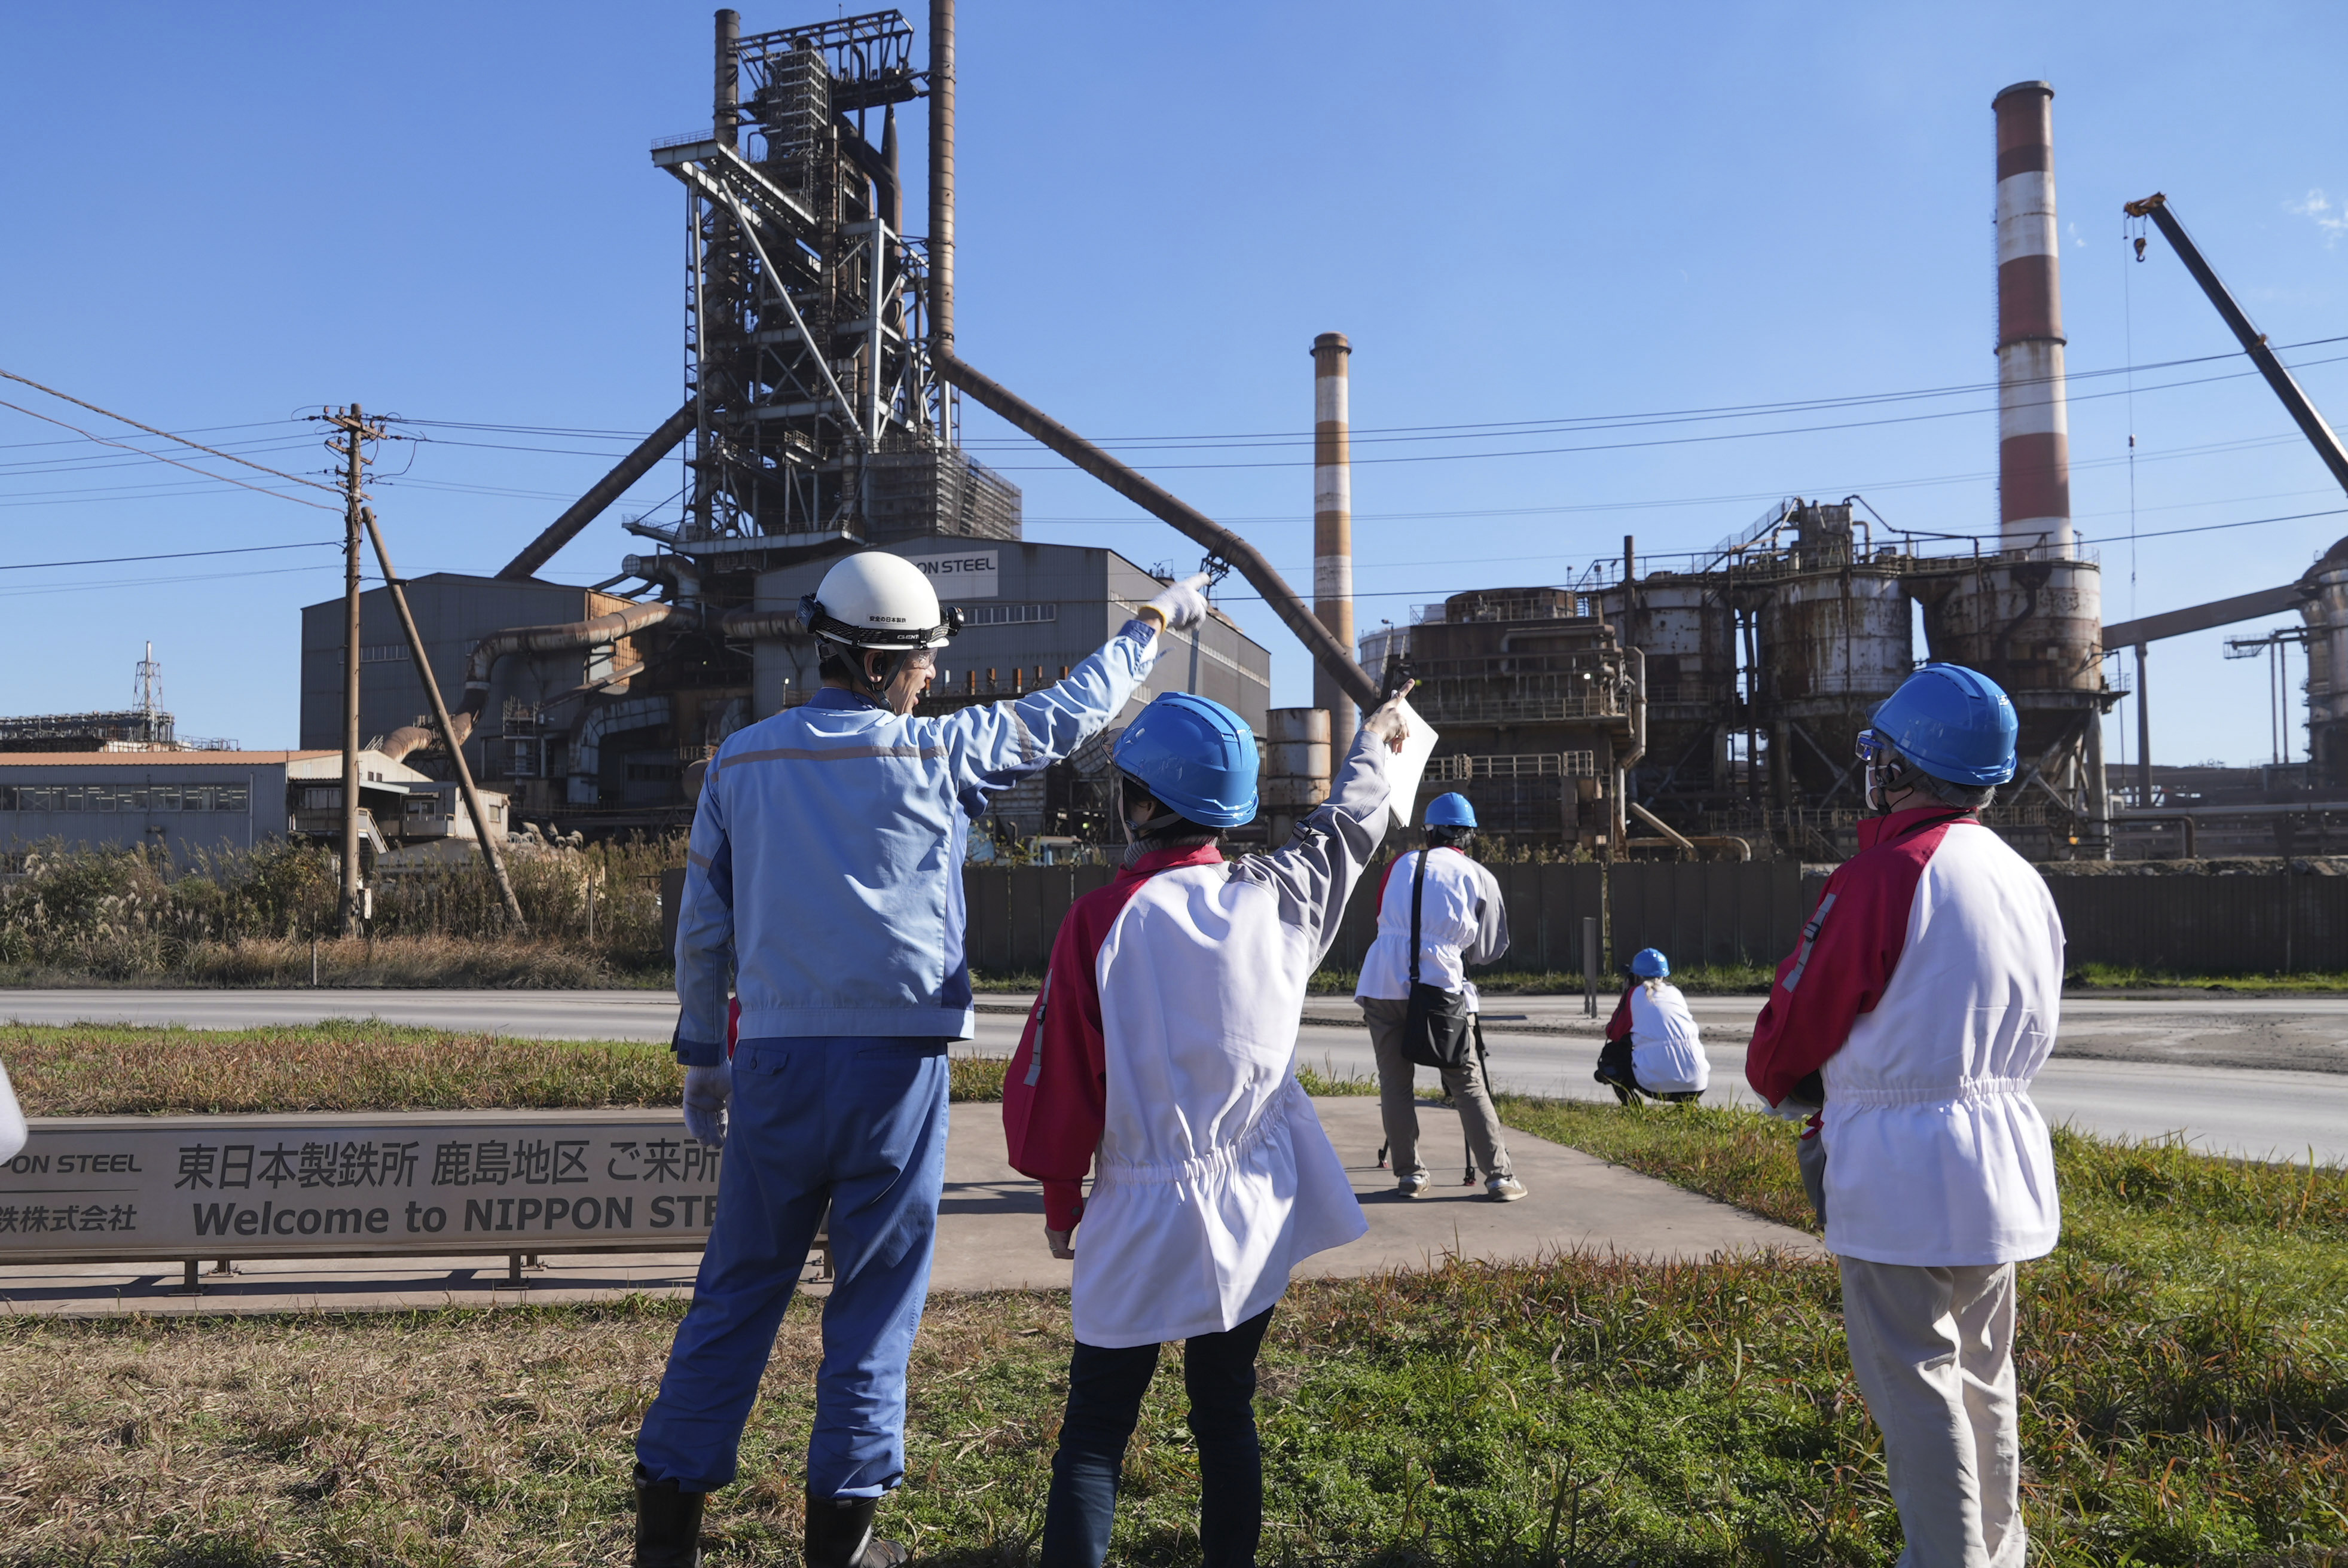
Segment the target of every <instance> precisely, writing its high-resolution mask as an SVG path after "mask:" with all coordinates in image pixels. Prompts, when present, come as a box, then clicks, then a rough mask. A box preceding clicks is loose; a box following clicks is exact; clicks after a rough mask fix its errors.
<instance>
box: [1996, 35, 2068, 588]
mask: <svg viewBox="0 0 2348 1568" xmlns="http://www.w3.org/2000/svg"><path fill="white" fill-rule="evenodd" d="M2054 102H2055V89H2054V88H2053V87H2049V86H2048V85H2047V84H2046V83H2044V82H2016V83H2015V84H2014V85H2013V86H2012V87H2008V88H2006V89H2005V90H2004V91H2003V92H2002V93H2000V94H1998V95H1997V97H1994V98H1993V99H1991V100H1990V108H1991V110H1992V112H1993V113H1994V114H1995V115H1996V116H1997V436H1998V447H1997V503H1998V534H1999V538H2000V542H2001V544H2002V546H2003V548H2006V549H2009V550H2028V551H2030V552H2032V553H2033V554H2034V556H2035V557H2037V558H2038V559H2047V558H2050V557H2063V558H2067V557H2069V556H2070V555H2071V553H2072V538H2071V427H2070V417H2069V414H2068V412H2067V408H2066V405H2065V395H2064V390H2063V279H2062V262H2061V260H2060V252H2061V234H2060V231H2058V230H2057V229H2056V228H2055V118H2054V107H2053V106H2054Z"/></svg>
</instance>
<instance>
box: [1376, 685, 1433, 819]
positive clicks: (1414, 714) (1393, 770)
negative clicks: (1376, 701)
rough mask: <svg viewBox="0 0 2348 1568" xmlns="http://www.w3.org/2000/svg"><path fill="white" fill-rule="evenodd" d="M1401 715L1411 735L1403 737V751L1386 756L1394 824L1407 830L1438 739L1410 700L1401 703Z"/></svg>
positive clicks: (1387, 783) (1430, 725)
mask: <svg viewBox="0 0 2348 1568" xmlns="http://www.w3.org/2000/svg"><path fill="white" fill-rule="evenodd" d="M1402 716H1403V722H1404V723H1406V724H1408V725H1409V726H1410V733H1409V734H1407V735H1406V736H1405V737H1404V738H1403V743H1402V750H1400V751H1398V752H1388V753H1386V789H1387V790H1388V792H1389V794H1388V796H1387V802H1388V804H1391V805H1392V806H1393V807H1394V814H1395V825H1396V826H1397V827H1404V828H1407V827H1408V826H1409V825H1410V815H1411V813H1412V812H1413V811H1414V810H1415V809H1416V807H1417V804H1418V785H1419V781H1420V780H1421V779H1422V778H1423V777H1425V776H1426V759H1427V757H1428V755H1429V754H1430V753H1433V752H1434V750H1435V743H1436V741H1437V739H1439V737H1438V736H1437V734H1436V733H1435V726H1434V725H1432V724H1430V723H1427V722H1426V720H1425V719H1422V718H1420V717H1419V716H1418V711H1417V710H1416V708H1413V707H1412V706H1411V705H1410V699H1409V698H1407V697H1405V698H1404V699H1403V700H1402Z"/></svg>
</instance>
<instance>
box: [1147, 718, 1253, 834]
mask: <svg viewBox="0 0 2348 1568" xmlns="http://www.w3.org/2000/svg"><path fill="white" fill-rule="evenodd" d="M1113 760H1114V761H1115V763H1116V764H1117V771H1118V772H1120V773H1123V774H1127V775H1128V776H1129V777H1131V778H1132V779H1133V780H1134V781H1135V782H1136V783H1138V784H1140V785H1141V786H1142V787H1143V788H1144V789H1146V790H1148V792H1149V793H1150V794H1152V795H1155V796H1156V797H1157V798H1158V799H1159V802H1161V803H1162V804H1165V805H1167V806H1168V807H1169V808H1171V809H1172V810H1174V811H1175V812H1177V813H1179V814H1180V815H1182V816H1183V817H1185V818H1187V819H1188V820H1189V821H1191V822H1195V823H1200V824H1202V825H1205V826H1208V827H1239V826H1241V825H1244V824H1247V823H1251V822H1253V821H1254V820H1255V780H1256V774H1257V773H1258V771H1259V768H1258V764H1257V761H1256V750H1255V732H1254V731H1252V730H1251V729H1249V728H1248V726H1247V721H1246V720H1244V719H1242V718H1241V717H1240V716H1239V715H1238V714H1237V713H1234V712H1231V710H1230V709H1229V708H1226V707H1224V706H1223V705H1222V704H1221V703H1220V702H1209V701H1208V700H1207V699H1206V698H1204V697H1193V696H1191V695H1190V694H1189V692H1166V693H1165V694H1163V695H1162V696H1160V697H1159V698H1158V699H1157V701H1155V702H1151V703H1150V704H1149V706H1148V707H1147V708H1144V709H1142V710H1141V716H1140V717H1139V718H1138V719H1136V720H1134V721H1133V723H1130V724H1128V725H1127V726H1126V730H1125V733H1123V734H1121V735H1119V736H1118V737H1117V750H1116V751H1115V753H1113Z"/></svg>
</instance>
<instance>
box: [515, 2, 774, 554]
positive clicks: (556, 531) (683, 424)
mask: <svg viewBox="0 0 2348 1568" xmlns="http://www.w3.org/2000/svg"><path fill="white" fill-rule="evenodd" d="M727 15H732V13H730V12H729V13H727ZM692 428H693V405H692V404H690V403H688V404H686V405H685V406H684V407H683V408H680V409H678V410H677V411H676V412H675V414H672V415H669V416H668V418H667V419H665V420H664V421H663V422H662V424H661V427H660V428H659V429H657V430H655V431H654V432H653V433H652V434H651V435H649V436H645V437H644V440H643V441H642V442H640V443H638V445H637V446H636V449H635V450H634V451H633V452H631V453H629V454H628V455H627V456H624V457H623V458H621V459H620V461H619V463H618V464H617V465H616V466H613V469H612V471H611V472H610V473H608V474H606V475H604V476H603V477H602V478H600V479H598V480H596V481H595V484H594V487H592V488H591V489H590V490H589V491H588V492H587V493H586V494H585V495H583V496H582V497H579V498H578V499H577V500H575V501H573V502H572V503H571V506H570V508H569V509H568V510H567V511H565V512H564V513H563V514H562V515H561V517H559V518H555V519H554V521H553V522H551V523H550V524H548V525H547V528H546V531H545V532H544V533H542V534H541V535H539V536H538V538H534V539H532V540H530V548H527V549H525V550H523V551H522V552H521V554H520V555H518V556H516V557H514V559H511V560H510V561H508V562H506V564H505V565H504V566H502V567H500V568H499V569H498V576H499V578H500V579H503V580H505V581H507V582H512V581H516V580H518V579H526V578H528V577H530V575H531V574H532V573H533V572H535V571H537V570H538V569H539V568H541V567H542V566H544V565H545V564H546V563H547V562H548V561H550V560H552V559H554V552H555V551H557V550H559V549H561V548H562V547H563V546H565V545H567V544H569V543H570V542H571V541H572V539H574V538H578V537H579V531H580V530H581V529H582V528H585V527H586V526H587V525H588V524H590V523H592V522H593V521H594V520H595V519H596V518H600V517H602V515H603V508H605V507H609V506H610V505H611V504H612V503H613V502H614V501H616V500H618V499H619V498H620V497H622V496H623V495H625V494H626V493H627V490H628V487H630V486H631V485H633V484H634V483H635V482H636V481H637V480H639V479H641V478H643V477H644V476H645V475H647V474H649V473H651V472H652V471H653V465H654V464H655V463H657V462H659V461H660V460H661V459H662V458H664V457H665V456H668V455H669V454H670V453H671V452H672V451H674V450H675V448H676V444H677V443H678V442H680V441H682V440H684V439H685V434H686V433H687V432H688V431H690V430H691V429H692Z"/></svg>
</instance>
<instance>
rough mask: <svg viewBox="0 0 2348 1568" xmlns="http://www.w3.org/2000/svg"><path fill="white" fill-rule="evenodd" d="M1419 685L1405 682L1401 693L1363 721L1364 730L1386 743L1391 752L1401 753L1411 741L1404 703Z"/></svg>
mask: <svg viewBox="0 0 2348 1568" xmlns="http://www.w3.org/2000/svg"><path fill="white" fill-rule="evenodd" d="M1417 684H1418V682H1416V681H1406V682H1403V683H1402V690H1401V691H1399V692H1395V694H1394V695H1393V696H1391V697H1389V698H1387V699H1386V700H1385V702H1381V703H1379V704H1378V705H1377V706H1376V707H1375V708H1374V709H1372V710H1371V712H1370V716H1369V717H1368V718H1366V719H1364V720H1363V721H1362V728H1363V729H1365V730H1366V731H1367V732H1369V733H1371V734H1373V735H1375V736H1376V737H1377V738H1378V739H1379V740H1381V741H1384V742H1385V743H1386V750H1388V751H1390V752H1399V751H1401V750H1402V747H1403V743H1404V742H1405V741H1407V740H1408V739H1410V724H1409V723H1408V721H1406V719H1404V717H1403V716H1402V714H1403V708H1402V703H1403V699H1404V698H1406V697H1407V696H1409V695H1410V692H1411V688H1412V687H1414V686H1416V685H1417Z"/></svg>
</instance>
